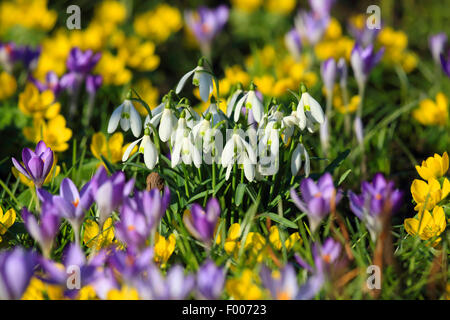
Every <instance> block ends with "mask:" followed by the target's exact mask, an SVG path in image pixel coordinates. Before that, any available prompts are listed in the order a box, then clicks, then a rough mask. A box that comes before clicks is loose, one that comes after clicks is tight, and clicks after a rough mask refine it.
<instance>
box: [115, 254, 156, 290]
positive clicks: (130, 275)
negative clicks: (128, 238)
mask: <svg viewBox="0 0 450 320" xmlns="http://www.w3.org/2000/svg"><path fill="white" fill-rule="evenodd" d="M153 254H154V252H153V248H151V247H147V248H145V249H144V250H141V251H140V252H138V251H136V250H133V248H130V247H127V249H126V250H117V249H116V250H115V251H114V252H113V253H112V254H111V255H110V256H109V257H108V259H107V264H108V266H109V267H110V268H109V269H111V270H113V274H114V275H115V276H117V277H119V279H118V280H119V281H121V282H125V283H127V284H128V285H129V286H133V287H134V286H137V285H138V283H139V282H142V281H145V277H144V274H147V271H148V268H149V266H150V265H151V261H152V260H153Z"/></svg>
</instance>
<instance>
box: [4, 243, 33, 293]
mask: <svg viewBox="0 0 450 320" xmlns="http://www.w3.org/2000/svg"><path fill="white" fill-rule="evenodd" d="M36 265H37V256H36V253H35V252H32V251H25V250H24V249H22V248H20V247H16V248H14V249H13V250H11V251H3V252H1V253H0V300H19V299H20V298H22V295H23V293H24V292H25V290H26V289H27V287H28V284H29V283H30V279H31V277H32V276H33V273H34V268H35V266H36Z"/></svg>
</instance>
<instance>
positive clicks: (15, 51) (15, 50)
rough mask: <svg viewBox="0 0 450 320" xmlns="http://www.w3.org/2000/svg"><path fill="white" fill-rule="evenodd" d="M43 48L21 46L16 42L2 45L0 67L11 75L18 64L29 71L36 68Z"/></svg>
mask: <svg viewBox="0 0 450 320" xmlns="http://www.w3.org/2000/svg"><path fill="white" fill-rule="evenodd" d="M40 54H41V48H40V47H38V48H36V49H34V48H32V47H30V46H19V45H17V44H15V43H14V42H9V43H0V65H1V66H3V68H4V69H5V70H6V71H7V72H9V73H11V72H12V71H13V69H14V67H15V66H16V64H17V63H21V64H22V65H23V66H24V68H25V69H26V70H27V71H31V70H33V69H35V68H36V65H37V61H38V59H39V56H40Z"/></svg>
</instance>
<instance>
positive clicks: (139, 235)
mask: <svg viewBox="0 0 450 320" xmlns="http://www.w3.org/2000/svg"><path fill="white" fill-rule="evenodd" d="M150 232H151V228H150V225H149V223H148V222H147V220H146V218H145V216H144V215H143V214H142V213H141V212H139V211H135V210H133V209H132V208H131V207H130V206H128V205H127V204H124V205H122V207H121V209H120V221H119V222H117V223H116V224H115V234H116V236H117V238H118V239H119V240H120V241H121V242H122V243H124V244H126V245H127V247H129V248H137V249H139V248H142V247H145V244H146V241H147V239H148V238H149V237H150Z"/></svg>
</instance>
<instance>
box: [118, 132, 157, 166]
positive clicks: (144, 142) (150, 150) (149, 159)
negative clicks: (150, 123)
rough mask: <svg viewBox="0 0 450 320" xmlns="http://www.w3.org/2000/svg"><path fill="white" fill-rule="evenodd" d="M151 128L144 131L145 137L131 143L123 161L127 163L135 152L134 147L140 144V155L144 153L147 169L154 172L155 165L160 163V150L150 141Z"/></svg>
mask: <svg viewBox="0 0 450 320" xmlns="http://www.w3.org/2000/svg"><path fill="white" fill-rule="evenodd" d="M150 130H151V129H150V128H148V127H146V128H145V130H144V136H143V137H142V138H139V139H137V140H136V141H134V142H132V143H130V145H129V146H128V148H127V149H126V150H125V153H124V154H123V156H122V161H123V162H125V161H127V159H128V157H129V156H130V154H131V151H133V149H134V147H135V146H136V145H137V144H138V143H139V142H141V143H140V145H139V150H138V152H139V153H142V154H143V155H144V163H145V166H146V167H147V168H149V169H150V170H152V169H153V168H154V167H155V165H156V164H157V163H158V160H159V155H158V150H157V149H156V147H155V145H154V144H153V142H152V140H151V139H150Z"/></svg>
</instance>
